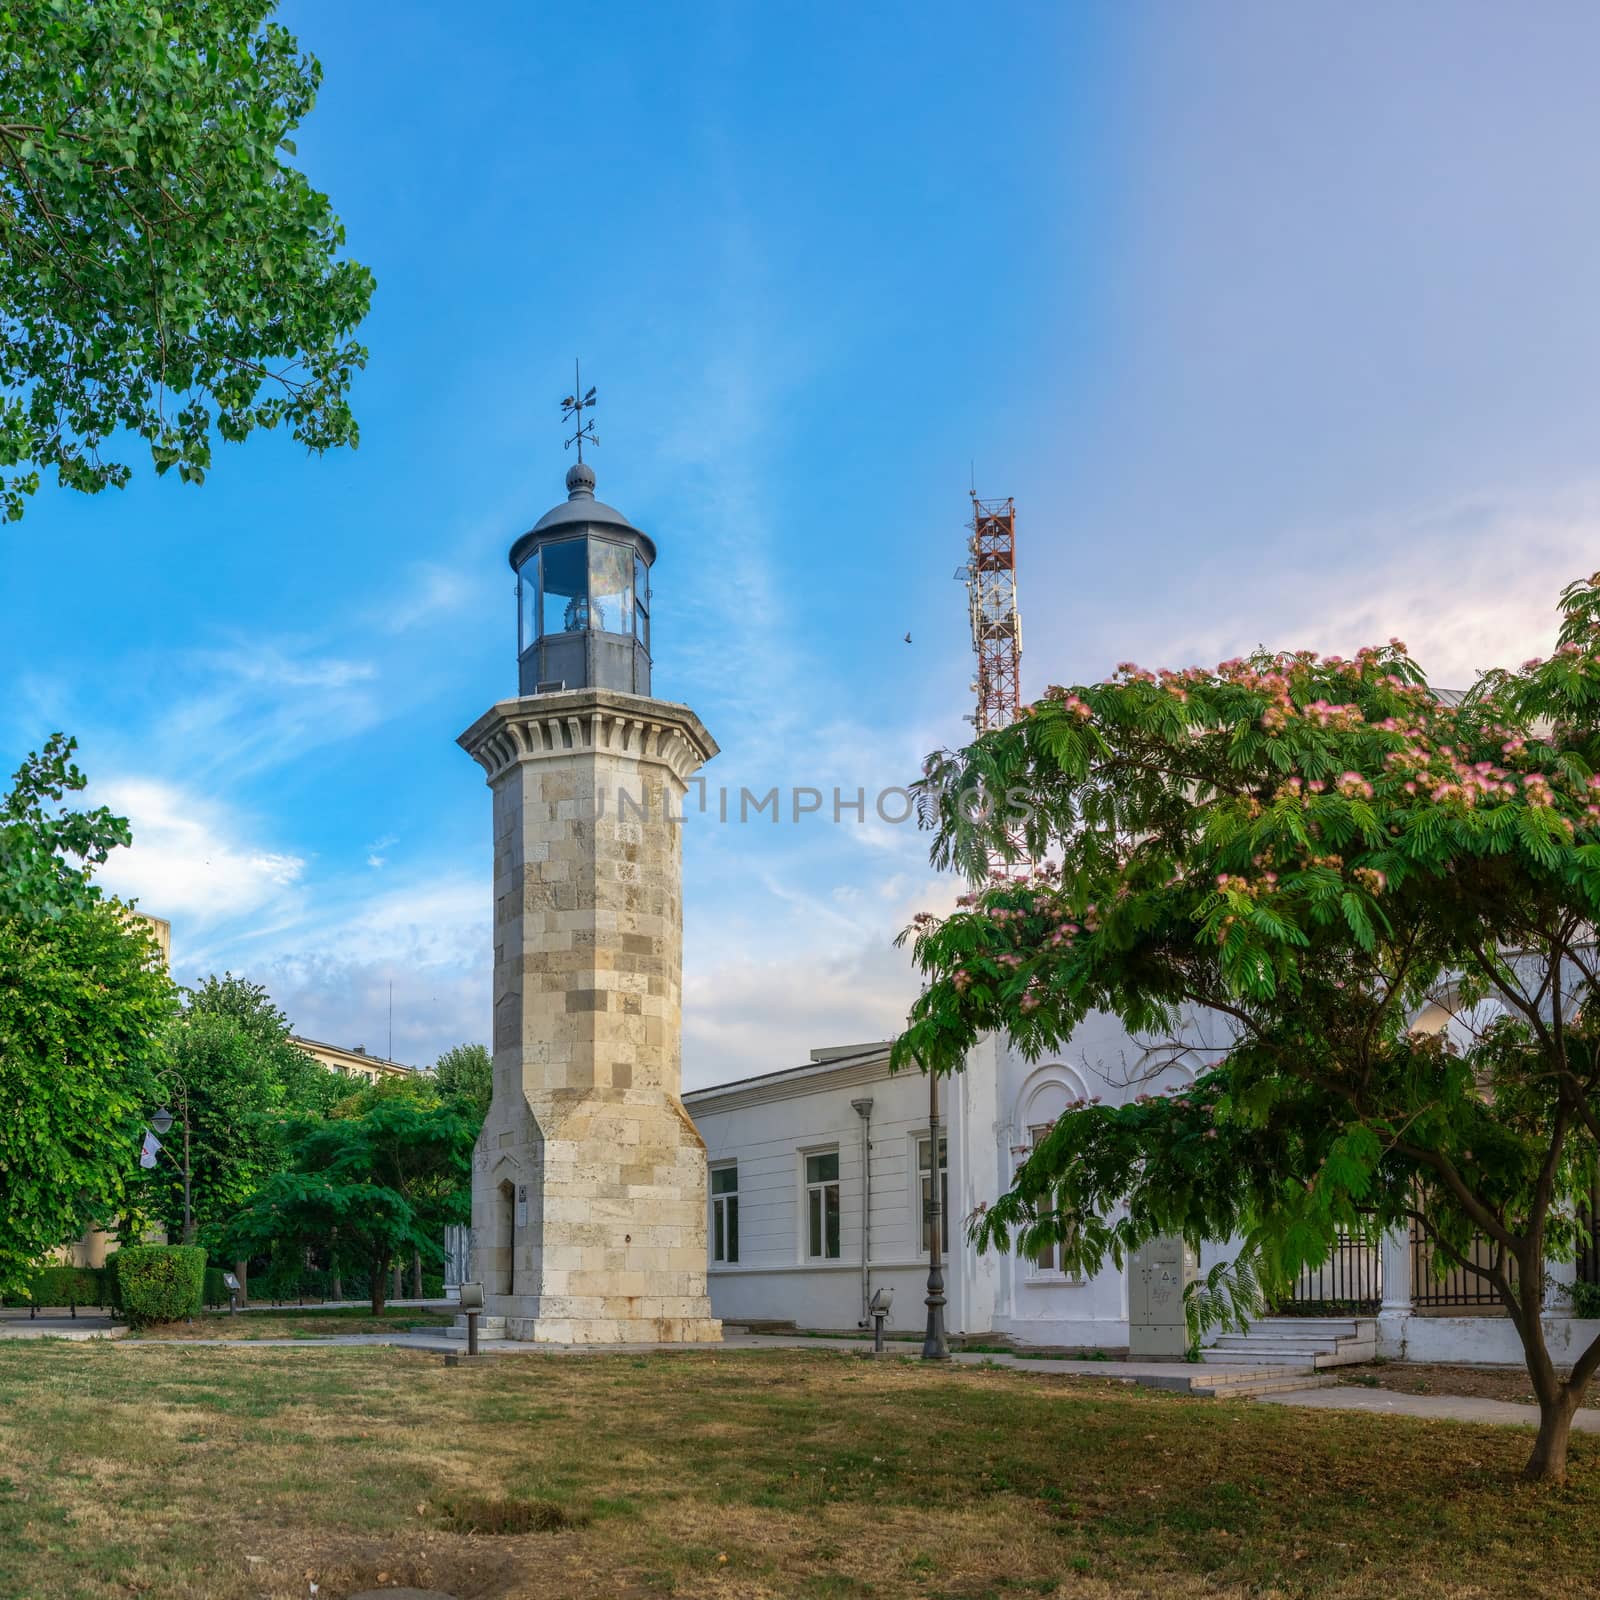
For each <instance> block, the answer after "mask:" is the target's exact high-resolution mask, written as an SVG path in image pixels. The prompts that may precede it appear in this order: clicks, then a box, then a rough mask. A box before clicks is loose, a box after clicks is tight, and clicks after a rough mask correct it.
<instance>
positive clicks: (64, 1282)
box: [28, 1265, 108, 1309]
mask: <svg viewBox="0 0 1600 1600" xmlns="http://www.w3.org/2000/svg"><path fill="white" fill-rule="evenodd" d="M107 1298H108V1296H107V1293H106V1287H105V1273H104V1272H103V1271H101V1270H99V1269H97V1268H95V1267H69V1266H59V1265H58V1266H51V1267H41V1268H40V1269H39V1270H38V1271H37V1272H36V1273H35V1274H34V1275H33V1279H32V1281H31V1282H30V1283H29V1284H28V1301H29V1303H30V1304H31V1305H35V1306H38V1307H40V1308H41V1309H43V1308H44V1307H45V1306H73V1307H77V1306H103V1305H105V1304H106V1301H107Z"/></svg>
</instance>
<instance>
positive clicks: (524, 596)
mask: <svg viewBox="0 0 1600 1600" xmlns="http://www.w3.org/2000/svg"><path fill="white" fill-rule="evenodd" d="M538 633H539V556H538V553H537V552H535V553H534V554H533V555H531V556H529V557H528V559H527V560H526V561H524V562H523V563H522V566H521V567H520V568H519V569H518V572H517V654H518V655H521V654H522V653H523V651H524V650H531V649H532V648H533V641H534V640H535V639H536V638H537V637H538Z"/></svg>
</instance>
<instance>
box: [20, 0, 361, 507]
mask: <svg viewBox="0 0 1600 1600" xmlns="http://www.w3.org/2000/svg"><path fill="white" fill-rule="evenodd" d="M272 9H273V7H272V0H207V3H206V4H204V5H196V4H178V3H172V0H93V3H88V0H84V3H80V4H67V3H63V0H10V3H9V4H8V5H7V6H6V7H5V10H4V13H3V23H4V26H3V28H0V62H3V69H0V217H3V218H4V227H3V228H0V307H3V308H4V310H3V313H0V466H5V467H8V468H20V469H21V470H19V471H12V472H9V473H8V474H6V475H3V476H0V516H4V517H5V518H7V519H10V520H15V519H16V518H18V517H20V516H21V515H22V509H23V501H24V498H25V497H26V496H27V495H29V494H32V493H33V492H34V491H35V490H36V488H37V487H38V483H39V473H40V469H42V468H52V467H53V468H54V469H55V471H56V474H57V477H58V479H59V481H60V482H61V483H62V484H63V485H64V486H66V487H68V488H73V489H78V490H83V491H86V492H89V493H93V492H95V491H97V490H100V489H103V488H105V487H107V486H108V485H112V486H117V487H121V486H122V485H123V484H125V483H126V482H127V481H128V479H129V476H130V468H129V467H128V466H127V464H126V463H125V462H122V461H118V460H115V459H108V458H107V457H106V456H105V455H104V454H103V453H102V452H103V448H104V446H105V444H106V442H107V441H108V440H110V439H112V438H113V437H114V436H115V435H117V434H118V433H121V432H128V433H132V434H137V435H138V436H139V437H140V438H142V439H143V440H144V441H145V442H146V444H147V445H148V447H149V450H150V456H151V460H152V461H153V463H154V465H155V468H156V471H157V472H158V473H165V472H167V471H168V470H170V469H171V468H174V467H176V468H177V471H178V475H179V476H180V477H181V478H182V479H183V480H184V481H185V482H192V483H199V482H202V481H203V480H204V478H205V474H206V471H207V469H208V468H209V467H210V465H211V455H212V444H213V439H214V437H218V436H220V437H221V438H222V439H224V440H229V441H238V440H242V439H244V438H246V437H247V436H248V435H249V434H250V433H251V432H253V431H254V430H255V429H257V428H263V427H264V428H273V427H276V426H278V425H279V424H280V423H286V424H288V426H289V428H290V430H291V432H292V433H293V435H294V437H295V438H296V439H297V440H299V441H300V442H302V443H303V444H305V445H307V446H308V447H309V448H311V449H313V450H324V449H327V448H329V447H330V446H334V445H341V444H351V445H353V444H355V443H356V439H357V429H356V423H355V419H354V417H353V416H352V414H351V411H350V407H349V403H348V398H347V396H348V390H349V386H350V382H351V379H352V376H353V374H354V372H355V370H356V369H357V368H359V367H360V366H362V365H363V364H364V363H365V360H366V351H365V350H364V349H363V347H362V346H361V345H360V344H358V343H356V342H355V341H354V340H353V339H352V338H351V333H352V331H353V330H354V328H355V327H356V325H357V324H358V323H359V322H360V321H361V319H362V318H363V317H364V316H365V315H366V312H367V308H368V304H369V302H370V300H371V296H372V290H373V279H372V275H371V273H369V272H368V271H367V269H366V268H365V267H363V266H361V265H360V264H359V263H357V262H353V261H349V260H341V259H339V256H340V251H341V249H342V247H343V244H344V229H343V227H342V225H341V224H340V222H339V220H338V218H337V217H336V216H335V215H334V214H333V211H332V208H331V207H330V205H329V203H328V199H327V197H326V196H325V195H322V194H320V193H318V192H317V191H316V190H315V189H313V188H312V187H311V185H310V184H309V183H307V181H306V179H305V177H304V176H303V175H302V174H301V173H300V172H298V171H297V170H296V169H295V168H294V167H292V166H291V165H289V164H288V162H287V160H286V159H285V157H291V156H293V155H294V153H295V150H294V144H293V142H292V140H291V138H290V135H291V134H292V133H293V131H294V129H295V127H296V126H297V125H298V124H299V123H300V121H301V120H302V119H303V118H304V117H305V116H306V114H307V113H308V112H309V111H310V110H311V107H312V105H313V103H314V101H315V98H316V91H317V87H318V84H319V82H320V79H321V69H320V67H319V66H318V65H317V63H316V61H315V60H313V59H312V58H311V57H309V56H303V55H301V53H300V47H299V45H298V43H297V42H296V40H295V39H294V37H293V35H292V34H290V33H289V32H288V30H287V29H285V28H284V27H282V26H281V25H280V24H278V23H275V22H269V21H268V20H267V18H268V16H269V15H270V13H271V11H272Z"/></svg>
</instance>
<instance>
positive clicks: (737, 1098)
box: [683, 1039, 893, 1110]
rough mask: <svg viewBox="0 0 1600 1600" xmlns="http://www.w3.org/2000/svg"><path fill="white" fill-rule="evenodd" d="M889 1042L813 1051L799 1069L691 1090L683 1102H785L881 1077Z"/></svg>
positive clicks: (711, 1105)
mask: <svg viewBox="0 0 1600 1600" xmlns="http://www.w3.org/2000/svg"><path fill="white" fill-rule="evenodd" d="M892 1042H893V1041H892V1040H889V1039H885V1040H883V1041H881V1042H880V1043H878V1044H858V1045H840V1046H837V1047H835V1048H833V1049H823V1050H813V1051H812V1052H811V1059H810V1060H809V1061H807V1062H806V1063H804V1065H802V1066H798V1067H781V1068H779V1069H778V1070H777V1071H776V1072H762V1073H757V1074H756V1075H755V1076H754V1077H749V1078H736V1079H734V1081H733V1082H732V1083H716V1084H711V1085H710V1086H708V1087H707V1088H704V1089H691V1090H690V1091H689V1092H688V1093H687V1094H686V1095H684V1097H683V1103H684V1105H685V1106H688V1107H691V1108H692V1107H700V1108H701V1109H704V1110H712V1109H727V1108H728V1107H730V1106H733V1105H749V1104H752V1103H754V1102H756V1101H761V1100H787V1099H790V1098H791V1097H793V1096H794V1095H797V1094H809V1093H810V1092H811V1091H812V1090H813V1089H815V1088H817V1087H818V1086H819V1084H822V1083H826V1082H829V1081H830V1080H831V1081H832V1083H833V1084H834V1085H835V1086H837V1085H839V1084H845V1083H853V1082H866V1081H868V1080H870V1079H873V1078H882V1077H884V1076H886V1075H887V1074H888V1071H889V1047H890V1045H891V1044H892ZM719 1102H720V1103H721V1104H718V1103H719Z"/></svg>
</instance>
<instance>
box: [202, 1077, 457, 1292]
mask: <svg viewBox="0 0 1600 1600" xmlns="http://www.w3.org/2000/svg"><path fill="white" fill-rule="evenodd" d="M476 1135H477V1128H476V1124H475V1123H474V1122H473V1121H472V1120H470V1119H468V1118H466V1117H464V1116H462V1115H461V1113H460V1111H459V1110H457V1109H455V1108H454V1107H451V1106H424V1105H419V1104H417V1103H415V1102H414V1101H412V1100H410V1099H407V1098H402V1097H395V1098H391V1099H387V1100H382V1101H380V1102H379V1103H377V1104H375V1105H373V1106H372V1107H371V1108H370V1109H368V1110H367V1111H365V1112H364V1113H362V1114H361V1115H359V1116H353V1117H345V1118H334V1119H331V1120H329V1121H325V1122H301V1123H299V1124H298V1125H296V1127H295V1129H294V1130H293V1135H292V1144H291V1150H290V1159H291V1167H290V1170H289V1171H287V1172H281V1173H278V1174H276V1175H275V1176H274V1177H273V1178H271V1179H270V1180H269V1181H268V1182H267V1183H266V1184H265V1185H264V1186H263V1187H262V1189H261V1190H260V1192H259V1193H258V1194H257V1195H256V1196H255V1198H254V1199H253V1200H252V1201H251V1203H250V1204H249V1205H248V1206H247V1207H246V1208H245V1209H244V1210H243V1211H242V1212H241V1213H240V1214H239V1215H238V1216H237V1217H236V1218H235V1219H234V1221H233V1223H232V1225H231V1226H230V1228H229V1229H228V1243H229V1246H230V1248H231V1249H232V1251H233V1253H235V1254H237V1255H243V1256H248V1255H261V1254H265V1253H267V1252H269V1251H270V1252H272V1254H273V1257H274V1260H275V1261H277V1260H280V1259H285V1258H287V1259H290V1260H292V1261H293V1263H294V1270H295V1272H296V1274H298V1271H299V1267H300V1263H302V1262H303V1261H304V1259H305V1254H306V1251H307V1250H308V1249H313V1248H319V1249H331V1251H332V1253H333V1256H334V1259H335V1261H336V1262H337V1264H338V1265H340V1266H341V1267H345V1266H348V1267H350V1268H352V1269H359V1270H362V1271H364V1272H365V1273H366V1274H367V1277H368V1283H369V1289H370V1294H371V1297H372V1308H373V1311H374V1312H375V1313H376V1312H379V1311H381V1310H382V1308H383V1300H384V1296H385V1292H386V1282H387V1276H388V1272H389V1269H390V1267H391V1266H392V1264H393V1263H394V1262H396V1261H409V1260H410V1259H411V1256H412V1254H413V1252H419V1253H420V1254H421V1255H422V1257H423V1258H424V1259H425V1260H428V1261H436V1260H438V1259H439V1257H440V1255H441V1254H442V1247H441V1244H440V1233H441V1230H442V1229H443V1228H444V1227H445V1226H446V1225H447V1224H449V1223H454V1222H464V1221H466V1220H467V1219H468V1217H469V1216H470V1213H471V1200H470V1192H469V1187H468V1186H469V1182H470V1176H471V1170H472V1165H471V1163H472V1145H473V1141H474V1139H475V1138H476Z"/></svg>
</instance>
